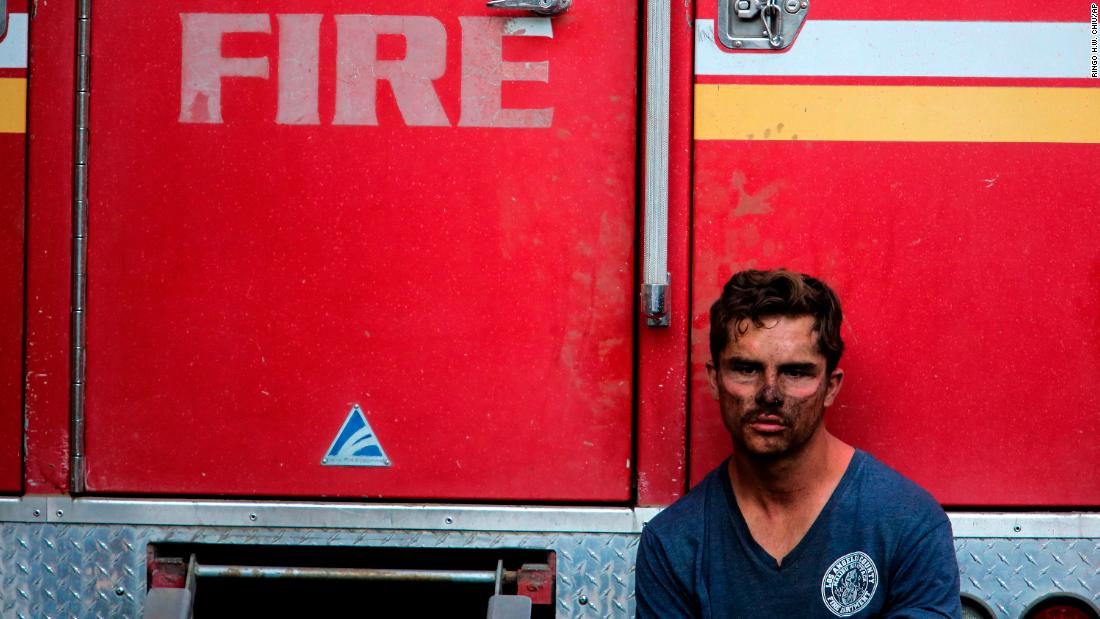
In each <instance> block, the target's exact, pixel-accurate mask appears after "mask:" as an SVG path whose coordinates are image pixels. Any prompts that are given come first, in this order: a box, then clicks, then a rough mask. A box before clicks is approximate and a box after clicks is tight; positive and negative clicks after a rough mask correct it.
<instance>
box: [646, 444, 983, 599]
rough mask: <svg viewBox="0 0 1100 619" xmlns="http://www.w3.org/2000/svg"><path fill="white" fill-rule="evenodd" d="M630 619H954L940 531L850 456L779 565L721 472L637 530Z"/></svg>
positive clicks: (915, 500) (910, 495) (947, 542)
mask: <svg viewBox="0 0 1100 619" xmlns="http://www.w3.org/2000/svg"><path fill="white" fill-rule="evenodd" d="M635 582H636V584H637V596H636V598H637V609H638V610H637V619H653V618H656V619H679V618H681V617H699V618H705V619H720V618H724V617H820V618H822V619H834V618H835V617H856V618H857V619H863V618H865V617H960V616H961V614H962V609H961V606H960V601H959V567H958V562H957V560H956V558H955V549H954V544H953V542H952V537H951V523H950V521H949V520H948V519H947V515H946V514H944V512H943V509H942V508H941V507H940V505H939V504H938V503H937V502H936V500H935V499H933V498H932V496H931V495H929V494H928V493H927V492H925V491H924V490H922V489H921V488H920V487H918V486H917V485H916V484H914V483H913V482H911V481H909V480H907V479H905V478H904V477H902V476H901V475H900V474H899V473H897V472H896V471H894V470H893V469H891V468H889V467H887V466H886V465H884V464H882V463H881V462H879V461H878V460H876V459H875V458H874V457H872V456H871V455H870V454H867V453H865V452H862V451H859V450H857V451H856V453H855V455H854V456H852V461H851V463H850V464H849V465H848V469H847V470H846V471H845V473H844V476H843V477H842V478H841V480H840V483H839V484H838V485H837V487H836V490H835V491H833V495H832V496H831V497H829V500H828V502H827V503H826V504H825V507H824V508H823V509H822V510H821V514H820V515H819V516H818V517H817V520H815V521H814V523H813V525H812V526H811V527H810V529H809V531H807V532H806V535H805V537H803V538H802V540H801V541H800V542H799V543H798V545H797V546H795V547H794V549H792V550H791V551H790V553H788V554H787V556H786V557H784V558H783V563H782V566H777V565H776V561H775V559H773V558H772V557H771V556H770V555H768V553H767V551H765V550H764V549H763V548H762V547H761V546H760V545H759V544H757V543H756V541H755V540H754V539H753V538H752V535H751V533H750V532H749V528H748V525H747V524H746V523H745V520H744V518H743V517H742V515H741V510H740V509H739V508H738V506H737V501H736V499H734V496H733V490H732V488H731V486H730V480H729V473H728V472H727V470H726V465H725V463H723V464H722V466H720V467H718V468H717V469H715V470H714V471H712V472H711V473H710V474H709V475H707V477H706V478H705V479H704V480H703V481H702V482H700V483H699V485H698V486H696V487H695V488H693V489H692V490H691V492H689V493H688V494H687V495H686V496H684V497H683V498H681V499H680V500H679V501H677V502H676V503H674V504H673V505H672V506H671V507H669V508H668V509H666V510H664V511H663V512H661V513H660V514H659V515H658V516H657V517H656V518H654V519H653V520H652V521H651V522H650V523H649V524H648V525H647V526H646V528H645V529H644V530H643V532H642V540H641V544H640V546H639V548H638V564H637V571H636V574H635Z"/></svg>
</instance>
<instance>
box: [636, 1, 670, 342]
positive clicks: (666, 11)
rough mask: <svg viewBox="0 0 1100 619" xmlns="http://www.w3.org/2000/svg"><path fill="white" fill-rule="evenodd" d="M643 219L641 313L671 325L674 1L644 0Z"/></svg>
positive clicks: (648, 319)
mask: <svg viewBox="0 0 1100 619" xmlns="http://www.w3.org/2000/svg"><path fill="white" fill-rule="evenodd" d="M646 5H647V6H646V61H645V63H646V80H645V90H646V92H645V115H646V123H645V197H644V199H645V222H644V228H643V230H642V277H643V280H642V290H641V301H642V314H643V315H645V317H646V324H647V325H649V326H651V327H667V326H669V306H668V299H669V297H668V287H669V284H670V282H669V273H668V94H669V76H668V73H669V64H670V60H669V41H670V39H671V37H672V23H671V22H672V8H671V0H649V2H647V3H646Z"/></svg>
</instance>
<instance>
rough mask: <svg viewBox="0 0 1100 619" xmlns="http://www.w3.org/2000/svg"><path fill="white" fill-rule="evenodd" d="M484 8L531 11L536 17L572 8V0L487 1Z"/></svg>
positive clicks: (555, 13) (556, 13)
mask: <svg viewBox="0 0 1100 619" xmlns="http://www.w3.org/2000/svg"><path fill="white" fill-rule="evenodd" d="M485 6H487V7H489V8H491V9H510V10H520V11H531V12H533V13H536V14H538V15H558V14H560V13H564V12H566V11H567V10H569V7H571V6H573V0H489V1H488V2H486V3H485Z"/></svg>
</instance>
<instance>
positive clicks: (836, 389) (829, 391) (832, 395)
mask: <svg viewBox="0 0 1100 619" xmlns="http://www.w3.org/2000/svg"><path fill="white" fill-rule="evenodd" d="M826 380H828V384H827V385H825V406H832V405H833V400H835V399H836V396H837V394H839V393H840V386H841V385H842V384H844V370H842V369H840V368H836V369H834V370H833V372H832V373H831V374H829V378H828V379H826Z"/></svg>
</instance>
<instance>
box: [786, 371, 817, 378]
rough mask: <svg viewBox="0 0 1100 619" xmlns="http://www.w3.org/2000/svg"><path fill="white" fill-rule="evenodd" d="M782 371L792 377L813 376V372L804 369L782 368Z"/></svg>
mask: <svg viewBox="0 0 1100 619" xmlns="http://www.w3.org/2000/svg"><path fill="white" fill-rule="evenodd" d="M783 373H784V374H785V375H787V376H790V377H792V378H806V377H808V376H813V374H811V373H810V372H807V371H806V370H783Z"/></svg>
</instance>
